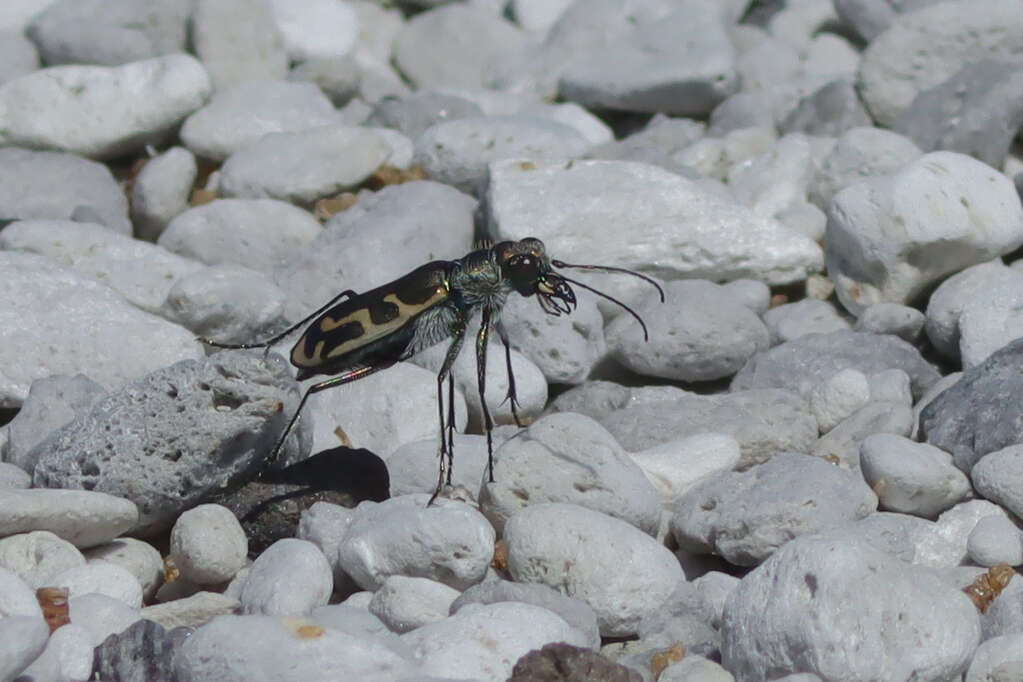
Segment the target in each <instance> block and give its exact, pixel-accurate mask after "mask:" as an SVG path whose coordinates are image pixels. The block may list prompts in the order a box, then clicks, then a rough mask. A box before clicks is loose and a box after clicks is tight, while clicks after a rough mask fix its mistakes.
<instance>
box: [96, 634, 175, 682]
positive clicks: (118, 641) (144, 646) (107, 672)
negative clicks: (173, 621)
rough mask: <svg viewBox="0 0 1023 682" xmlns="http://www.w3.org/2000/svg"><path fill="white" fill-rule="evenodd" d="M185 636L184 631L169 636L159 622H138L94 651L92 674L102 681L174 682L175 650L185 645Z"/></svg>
mask: <svg viewBox="0 0 1023 682" xmlns="http://www.w3.org/2000/svg"><path fill="white" fill-rule="evenodd" d="M179 631H180V632H179ZM183 633H184V631H183V629H182V628H176V629H175V630H172V631H171V632H168V631H167V630H166V629H165V628H164V627H163V626H162V625H160V624H159V623H157V622H156V621H152V620H146V619H144V618H143V619H141V620H138V621H136V622H135V623H134V624H133V625H131V626H130V627H129V628H128V629H127V630H124V631H123V632H118V633H115V634H113V635H110V636H109V637H107V638H106V639H105V640H103V643H102V644H100V645H99V646H98V647H96V648H95V649H94V650H93V669H92V671H93V674H94V675H96V676H98V677H97V679H100V680H117V681H118V682H149V681H150V680H170V679H173V677H174V666H173V665H172V662H173V660H174V650H175V648H176V647H177V646H180V644H181V642H182V641H183V640H182V637H181V635H182V634H183Z"/></svg>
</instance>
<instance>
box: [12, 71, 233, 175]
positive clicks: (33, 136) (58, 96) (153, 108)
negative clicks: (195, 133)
mask: <svg viewBox="0 0 1023 682" xmlns="http://www.w3.org/2000/svg"><path fill="white" fill-rule="evenodd" d="M212 90H213V87H212V84H211V83H210V77H209V74H208V73H207V72H206V69H205V68H203V65H202V64H201V63H200V62H199V61H198V60H197V59H195V58H194V57H191V56H189V55H185V54H173V55H167V56H164V57H154V58H152V59H145V60H142V61H136V62H130V63H128V64H125V65H123V66H78V65H74V66H54V67H50V68H47V69H42V70H39V71H35V72H33V73H30V74H28V75H26V76H22V77H21V78H17V79H15V80H12V81H8V82H7V83H5V84H4V85H2V86H0V108H2V114H0V129H2V133H0V142H2V143H3V144H5V145H19V146H23V147H32V148H40V149H53V150H57V151H66V152H73V153H75V154H81V155H82V156H89V157H93V158H97V159H107V158H113V157H117V156H123V155H126V154H131V153H135V152H138V151H141V150H142V149H143V148H144V147H145V146H146V145H148V144H154V145H156V144H160V143H161V142H162V141H163V140H165V139H166V138H167V137H168V135H169V134H170V133H171V132H172V131H173V130H174V129H176V128H177V126H178V125H179V124H180V123H181V121H182V120H184V118H185V117H186V116H188V115H189V114H191V113H192V112H193V111H195V110H196V109H198V108H199V107H201V106H202V105H203V104H204V103H205V102H206V100H207V98H208V97H209V96H210V93H211V92H212Z"/></svg>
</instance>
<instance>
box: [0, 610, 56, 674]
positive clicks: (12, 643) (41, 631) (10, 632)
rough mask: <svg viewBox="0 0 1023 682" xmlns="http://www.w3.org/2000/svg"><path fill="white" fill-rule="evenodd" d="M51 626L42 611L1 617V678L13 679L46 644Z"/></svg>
mask: <svg viewBox="0 0 1023 682" xmlns="http://www.w3.org/2000/svg"><path fill="white" fill-rule="evenodd" d="M49 636H50V628H49V627H48V626H47V625H46V621H45V620H43V617H42V613H38V614H36V615H34V616H8V617H7V618H0V680H13V679H14V678H15V677H17V676H18V674H19V673H21V672H22V671H23V670H24V669H25V667H26V666H27V665H28V664H29V663H31V662H32V661H33V660H34V659H35V658H36V657H37V656H39V654H41V653H42V652H43V648H44V647H45V646H46V640H47V638H48V637H49Z"/></svg>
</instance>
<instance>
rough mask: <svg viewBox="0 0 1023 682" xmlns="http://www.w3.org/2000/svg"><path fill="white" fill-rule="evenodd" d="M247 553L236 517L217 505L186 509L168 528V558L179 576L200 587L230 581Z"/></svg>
mask: <svg viewBox="0 0 1023 682" xmlns="http://www.w3.org/2000/svg"><path fill="white" fill-rule="evenodd" d="M248 552H249V541H248V539H247V538H246V537H245V531H244V530H242V525H241V524H240V523H239V522H238V518H237V517H236V516H235V515H234V512H232V511H231V510H230V509H228V508H227V507H223V506H221V505H219V504H202V505H199V506H198V507H195V508H194V509H189V510H188V511H186V512H185V513H184V514H182V515H181V516H179V517H178V520H177V521H176V522H175V523H174V528H173V529H171V537H170V556H171V557H172V558H173V559H174V563H175V564H176V565H177V567H178V568H179V569H180V570H181V575H182V576H183V577H184V578H186V579H188V580H191V581H192V582H194V583H197V584H199V585H214V584H217V583H222V582H226V581H228V580H230V579H231V578H232V577H233V576H234V574H235V573H237V572H238V570H239V569H240V568H241V567H242V566H244V565H245V559H246V557H247V556H248Z"/></svg>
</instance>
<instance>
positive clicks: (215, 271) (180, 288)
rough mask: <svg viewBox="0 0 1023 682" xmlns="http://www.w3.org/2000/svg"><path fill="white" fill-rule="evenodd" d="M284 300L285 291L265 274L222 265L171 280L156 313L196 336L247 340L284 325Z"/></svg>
mask: <svg viewBox="0 0 1023 682" xmlns="http://www.w3.org/2000/svg"><path fill="white" fill-rule="evenodd" d="M284 304H285V295H284V292H283V291H281V290H280V288H279V287H278V286H277V285H276V284H274V283H273V280H271V279H270V277H269V276H268V275H265V274H262V273H259V272H256V271H255V270H250V269H249V268H247V267H244V266H241V265H236V264H234V263H223V264H221V265H214V266H211V267H208V268H202V269H201V270H197V271H196V272H194V273H192V274H190V275H186V276H185V277H182V278H181V279H179V280H178V281H176V282H175V283H174V286H172V287H171V288H170V291H169V292H168V293H167V298H166V300H165V301H164V302H163V305H162V306H161V307H160V311H159V312H160V314H161V315H162V316H163V317H165V318H167V319H168V320H171V321H172V322H177V323H178V324H180V325H181V326H183V327H187V328H188V329H189V330H191V331H192V332H193V333H195V334H196V335H197V336H201V337H203V338H207V339H213V340H215V341H218V342H220V343H252V342H253V341H254V340H257V339H262V338H264V337H266V336H268V335H269V333H270V332H271V331H274V330H277V329H284V328H286V327H287V324H286V323H285V320H284Z"/></svg>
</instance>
